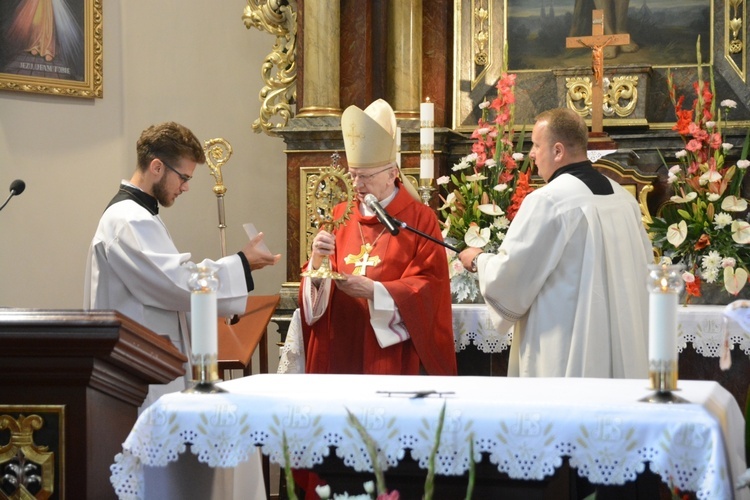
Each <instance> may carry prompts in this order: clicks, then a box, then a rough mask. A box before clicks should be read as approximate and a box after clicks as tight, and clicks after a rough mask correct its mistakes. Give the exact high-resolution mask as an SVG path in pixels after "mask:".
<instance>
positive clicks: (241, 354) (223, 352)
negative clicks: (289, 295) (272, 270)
mask: <svg viewBox="0 0 750 500" xmlns="http://www.w3.org/2000/svg"><path fill="white" fill-rule="evenodd" d="M279 299H280V297H279V295H249V296H248V297H247V307H246V308H245V312H244V314H242V316H240V320H239V321H238V322H237V323H235V324H233V325H228V324H227V323H226V321H224V320H221V319H220V320H219V328H218V335H219V371H220V372H223V371H224V370H231V369H241V370H242V374H243V375H246V376H247V375H252V357H253V353H254V352H255V349H256V348H260V352H259V357H260V372H261V373H268V336H267V335H266V328H267V327H268V322H269V321H271V316H273V312H274V311H275V310H276V306H277V305H279Z"/></svg>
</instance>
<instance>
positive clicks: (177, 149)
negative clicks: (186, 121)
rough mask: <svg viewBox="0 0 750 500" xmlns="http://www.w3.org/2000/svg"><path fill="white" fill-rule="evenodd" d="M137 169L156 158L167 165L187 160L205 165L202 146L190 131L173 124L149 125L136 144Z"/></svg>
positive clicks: (145, 166)
mask: <svg viewBox="0 0 750 500" xmlns="http://www.w3.org/2000/svg"><path fill="white" fill-rule="evenodd" d="M136 151H137V152H138V168H140V169H141V170H144V169H145V168H147V167H148V165H149V164H150V163H151V161H152V160H154V159H155V158H158V159H160V160H162V161H165V162H167V163H178V162H179V161H180V160H181V159H183V158H187V159H189V160H190V161H194V162H195V163H205V162H206V154H205V153H204V152H203V146H202V145H201V143H200V141H199V140H198V138H197V137H195V134H193V133H192V132H191V131H190V129H188V128H187V127H184V126H182V125H180V124H179V123H175V122H165V123H160V124H158V125H151V126H150V127H149V128H147V129H146V130H144V131H143V132H141V137H140V138H139V139H138V142H137V144H136Z"/></svg>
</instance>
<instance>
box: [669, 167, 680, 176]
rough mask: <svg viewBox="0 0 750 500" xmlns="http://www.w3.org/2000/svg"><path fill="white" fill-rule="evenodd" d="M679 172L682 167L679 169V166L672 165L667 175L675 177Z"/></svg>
mask: <svg viewBox="0 0 750 500" xmlns="http://www.w3.org/2000/svg"><path fill="white" fill-rule="evenodd" d="M680 171H682V167H681V166H679V165H672V166H671V167H670V168H669V173H670V174H675V175H677V174H679V173H680Z"/></svg>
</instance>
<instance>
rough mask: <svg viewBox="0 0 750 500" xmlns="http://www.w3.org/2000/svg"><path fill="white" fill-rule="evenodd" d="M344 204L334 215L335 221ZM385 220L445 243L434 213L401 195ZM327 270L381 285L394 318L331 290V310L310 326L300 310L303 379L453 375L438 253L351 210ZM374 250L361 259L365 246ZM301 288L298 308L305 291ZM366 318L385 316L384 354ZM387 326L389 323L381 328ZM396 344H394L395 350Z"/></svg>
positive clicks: (446, 286) (444, 274)
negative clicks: (314, 375)
mask: <svg viewBox="0 0 750 500" xmlns="http://www.w3.org/2000/svg"><path fill="white" fill-rule="evenodd" d="M344 209H345V206H344V204H340V205H338V206H336V207H335V208H334V211H333V217H334V220H336V219H338V218H339V217H341V216H342V213H343V211H344ZM387 211H388V213H389V214H390V215H391V216H393V217H395V218H397V219H399V220H401V221H403V222H405V223H406V224H408V225H409V226H411V227H413V228H415V229H418V230H420V231H422V232H424V233H426V234H429V235H430V236H432V237H434V238H437V239H439V240H442V236H441V234H440V231H439V228H438V223H437V218H436V216H435V213H434V212H433V211H432V209H430V208H429V207H427V206H426V205H423V204H421V203H419V202H417V201H416V200H415V199H414V198H412V197H411V195H410V194H409V193H408V192H407V191H406V189H399V190H398V192H397V193H396V195H395V197H394V198H393V200H392V201H391V202H390V203H389V204H388V205H387ZM335 233H336V251H335V254H334V255H332V256H331V267H332V268H333V269H334V270H336V271H338V272H340V273H346V274H354V272H355V268H356V269H359V270H362V269H363V270H364V273H365V276H367V277H368V278H371V279H373V280H375V281H376V282H380V283H382V285H383V286H384V287H385V289H386V290H387V292H388V294H390V296H391V297H392V298H393V302H394V303H395V308H396V311H397V314H395V313H394V311H375V310H374V309H371V308H372V307H374V306H377V304H369V303H368V302H374V301H368V300H367V299H361V298H352V297H350V296H349V295H346V294H345V293H343V292H341V291H339V290H338V289H337V288H336V286H335V285H333V286H330V287H327V288H326V289H327V290H329V293H330V295H328V296H327V299H328V307H327V308H326V310H325V312H324V313H323V315H322V316H321V317H320V318H319V319H318V320H317V321H315V322H314V323H313V324H312V325H308V320H309V318H310V316H311V315H310V311H306V310H305V307H304V306H303V307H302V308H301V309H302V311H301V312H302V328H303V337H304V342H305V354H306V363H305V364H306V367H305V371H306V372H308V373H353V374H392V375H398V374H402V375H417V374H420V373H427V374H430V375H455V374H456V356H455V348H454V342H453V327H452V314H451V296H450V280H449V277H448V263H447V257H446V253H445V250H444V248H443V247H442V246H440V245H438V244H436V243H435V242H432V241H430V240H428V239H426V238H424V237H422V236H419V235H417V234H414V233H413V232H411V231H408V230H405V229H402V230H401V231H400V232H399V233H398V234H397V235H392V234H390V233H389V232H388V231H386V230H385V228H384V226H383V225H382V224H381V223H380V222H379V221H378V219H377V217H376V216H364V215H362V214H361V213H360V211H359V209H358V208H356V207H355V209H354V210H353V213H352V214H351V216H350V218H349V220H348V221H347V222H346V224H345V225H342V226H340V227H339V228H338V229H337V230H336V231H335ZM368 244H369V246H370V247H371V248H370V250H369V252H365V250H366V246H367V245H368ZM307 280H309V278H303V284H302V286H300V304H304V302H305V300H304V297H303V294H304V289H305V286H310V283H305V282H306V281H307ZM371 311H374V312H375V314H376V315H377V314H387V315H389V316H388V317H390V318H392V320H391V322H390V327H391V332H390V334H391V337H392V339H394V340H391V341H389V342H386V344H391V345H388V346H387V347H381V345H380V343H379V341H378V339H377V338H376V335H375V332H374V330H373V327H372V325H371V321H370V320H371ZM386 323H388V322H386ZM392 342H393V343H392Z"/></svg>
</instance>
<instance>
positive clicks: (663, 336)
mask: <svg viewBox="0 0 750 500" xmlns="http://www.w3.org/2000/svg"><path fill="white" fill-rule="evenodd" d="M678 302H679V300H678V294H677V293H675V292H674V291H671V290H667V291H662V290H659V289H657V290H653V291H652V292H651V293H650V294H649V311H648V359H649V360H650V361H656V362H657V363H659V364H663V363H664V362H669V361H674V360H676V359H677V304H678Z"/></svg>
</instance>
